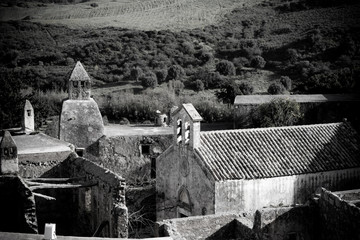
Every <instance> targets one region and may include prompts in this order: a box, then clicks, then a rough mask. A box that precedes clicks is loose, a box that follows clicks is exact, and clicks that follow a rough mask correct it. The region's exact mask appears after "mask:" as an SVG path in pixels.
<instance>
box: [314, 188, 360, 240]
mask: <svg viewBox="0 0 360 240" xmlns="http://www.w3.org/2000/svg"><path fill="white" fill-rule="evenodd" d="M319 208H320V219H321V221H320V223H321V229H322V231H321V235H322V236H321V237H322V239H328V240H335V239H360V228H359V226H360V208H358V207H356V206H355V205H354V204H352V203H349V202H347V201H345V200H343V199H341V198H340V197H339V196H338V195H336V194H335V193H333V192H330V191H327V190H325V189H322V191H321V197H320V199H319Z"/></svg>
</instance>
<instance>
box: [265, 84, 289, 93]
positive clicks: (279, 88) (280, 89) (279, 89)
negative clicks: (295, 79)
mask: <svg viewBox="0 0 360 240" xmlns="http://www.w3.org/2000/svg"><path fill="white" fill-rule="evenodd" d="M267 91H268V93H269V94H271V95H278V94H283V93H284V92H285V88H284V86H283V85H281V84H279V83H272V84H270V86H269V88H268V90H267Z"/></svg>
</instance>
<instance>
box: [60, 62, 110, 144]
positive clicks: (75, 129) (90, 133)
mask: <svg viewBox="0 0 360 240" xmlns="http://www.w3.org/2000/svg"><path fill="white" fill-rule="evenodd" d="M68 89H69V99H67V100H65V101H63V105H62V109H61V115H60V131H59V138H60V139H61V140H63V141H66V142H69V143H72V144H74V145H75V146H76V147H77V148H85V149H86V148H87V147H89V146H90V145H92V144H93V143H95V142H96V141H97V140H98V139H99V138H100V137H102V136H103V135H104V123H103V120H102V117H101V113H100V110H99V107H98V105H97V103H96V102H95V101H94V99H92V98H91V97H90V96H91V79H90V77H89V75H88V73H87V72H86V71H85V69H84V67H83V65H82V64H81V63H80V62H77V63H76V65H75V67H74V69H73V70H72V72H71V75H70V79H69V88H68Z"/></svg>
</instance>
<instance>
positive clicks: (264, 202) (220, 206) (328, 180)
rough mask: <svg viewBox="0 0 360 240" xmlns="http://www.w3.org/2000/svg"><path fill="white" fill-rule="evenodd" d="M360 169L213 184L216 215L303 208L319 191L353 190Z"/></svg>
mask: <svg viewBox="0 0 360 240" xmlns="http://www.w3.org/2000/svg"><path fill="white" fill-rule="evenodd" d="M359 184H360V168H354V169H345V170H338V171H328V172H320V173H312V174H303V175H293V176H284V177H276V178H264V179H254V180H229V181H223V182H216V183H215V213H221V212H229V211H234V209H236V210H244V211H249V210H256V209H260V208H262V207H271V206H272V207H276V206H290V205H293V204H303V203H305V202H306V201H307V200H309V199H310V198H311V196H312V195H313V194H314V193H315V191H316V190H319V189H320V187H326V188H328V189H331V190H342V189H345V188H356V187H359V186H358V185H359Z"/></svg>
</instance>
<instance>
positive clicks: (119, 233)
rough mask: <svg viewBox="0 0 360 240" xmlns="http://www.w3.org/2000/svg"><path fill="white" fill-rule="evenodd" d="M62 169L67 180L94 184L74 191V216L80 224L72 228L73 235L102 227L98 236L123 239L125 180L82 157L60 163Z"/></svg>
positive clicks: (126, 214)
mask: <svg viewBox="0 0 360 240" xmlns="http://www.w3.org/2000/svg"><path fill="white" fill-rule="evenodd" d="M63 170H65V172H66V173H67V175H68V177H82V178H83V179H82V181H85V182H88V183H94V184H95V185H94V186H92V187H88V188H81V189H78V190H75V191H74V197H75V199H76V203H77V206H78V212H77V213H74V214H76V216H77V222H78V223H80V224H79V226H74V228H77V227H78V228H79V229H77V230H76V231H75V232H81V233H82V235H84V236H86V235H92V234H93V233H95V231H96V230H97V229H98V227H100V226H101V225H102V224H103V225H104V230H103V231H102V233H101V234H100V235H101V236H103V237H120V238H126V237H127V234H128V229H127V227H128V226H127V224H128V213H127V208H126V205H125V180H124V179H123V178H121V177H119V176H118V175H117V174H114V173H113V172H111V171H109V170H108V169H105V168H102V167H100V166H98V165H97V164H95V163H93V162H91V161H89V160H86V159H84V158H70V159H69V160H67V161H66V162H64V165H63ZM80 226H82V227H81V228H80Z"/></svg>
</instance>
